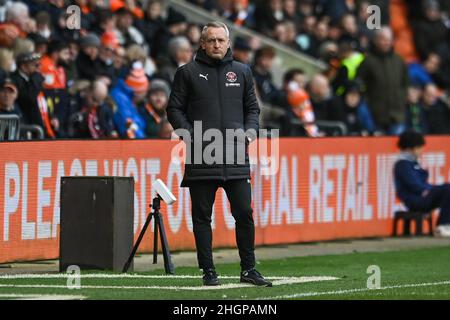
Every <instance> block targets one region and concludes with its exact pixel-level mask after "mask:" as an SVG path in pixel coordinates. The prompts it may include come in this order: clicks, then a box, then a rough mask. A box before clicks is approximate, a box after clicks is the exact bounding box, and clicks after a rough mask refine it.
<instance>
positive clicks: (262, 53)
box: [255, 46, 276, 62]
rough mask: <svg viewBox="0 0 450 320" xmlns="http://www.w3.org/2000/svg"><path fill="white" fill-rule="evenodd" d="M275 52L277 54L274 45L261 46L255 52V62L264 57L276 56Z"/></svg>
mask: <svg viewBox="0 0 450 320" xmlns="http://www.w3.org/2000/svg"><path fill="white" fill-rule="evenodd" d="M275 54H276V53H275V49H274V48H272V47H269V46H267V47H262V48H259V49H258V50H256V52H255V62H257V61H258V60H259V59H261V58H262V57H269V58H274V57H275Z"/></svg>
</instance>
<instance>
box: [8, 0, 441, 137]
mask: <svg viewBox="0 0 450 320" xmlns="http://www.w3.org/2000/svg"><path fill="white" fill-rule="evenodd" d="M71 5H76V6H78V7H79V8H80V21H77V16H76V15H75V16H74V15H73V14H72V13H71V12H69V11H67V8H68V7H69V6H71ZM370 5H377V6H379V8H380V9H381V11H380V13H381V16H380V17H379V18H380V19H379V20H380V22H381V25H387V26H390V28H391V29H392V31H393V35H394V39H393V42H392V43H391V39H389V35H388V37H387V38H386V39H382V38H383V37H381V38H380V37H378V36H377V35H379V33H380V31H377V30H372V29H371V28H370V27H368V23H367V21H368V20H369V19H371V13H370V11H368V8H369V6H370ZM192 7H194V8H196V9H195V12H196V14H191V13H192V12H194V11H192V10H193V9H189V10H191V11H186V10H180V8H192ZM187 12H189V15H188V14H187ZM449 12H450V11H449V5H448V2H447V1H438V0H423V1H419V0H418V1H405V0H391V1H388V0H377V1H365V0H337V1H325V0H270V1H262V0H255V1H251V0H250V1H248V0H217V1H216V0H189V1H181V0H172V1H160V0H142V1H140V0H127V1H122V0H115V1H101V0H100V1H99V0H97V1H83V0H75V1H67V0H50V1H38V0H22V1H10V0H6V1H2V2H1V3H0V61H1V63H0V80H1V81H2V82H3V81H4V79H7V78H8V79H9V77H11V79H12V80H13V81H14V83H15V86H16V87H17V89H18V95H17V97H16V98H15V101H14V110H18V111H19V112H20V113H21V117H20V119H21V124H22V125H25V126H34V127H33V128H34V129H33V130H34V131H33V132H34V133H35V134H30V133H28V134H21V135H20V137H23V138H24V139H36V138H39V137H41V134H40V133H39V132H40V131H39V129H36V128H35V127H36V126H37V127H38V128H40V129H41V130H42V132H44V135H45V139H59V138H64V139H70V138H76V139H117V138H120V139H138V138H167V137H170V132H171V128H170V125H169V124H168V122H167V121H166V119H165V117H166V115H165V110H164V109H165V107H164V106H157V107H154V106H152V101H151V93H150V92H151V91H152V86H156V87H160V88H161V87H164V89H159V91H161V92H164V94H165V95H167V93H169V94H170V84H171V82H172V80H173V75H174V73H175V71H176V69H177V68H178V67H179V66H180V65H183V64H185V63H187V62H189V61H190V60H191V59H192V58H193V56H195V52H196V50H197V49H198V47H199V43H200V36H201V28H202V25H203V24H204V23H205V22H206V21H207V20H205V19H206V17H209V19H216V18H217V19H221V20H222V21H226V22H227V24H228V25H229V26H230V30H231V32H232V36H233V40H234V41H233V44H234V46H235V48H234V49H235V51H236V54H235V59H238V60H239V59H242V57H246V58H244V59H245V61H244V63H248V64H250V65H251V66H252V70H253V72H254V77H255V83H256V87H257V90H258V94H259V99H260V102H261V109H262V111H263V112H262V113H261V116H262V119H261V120H262V122H263V126H264V127H267V128H277V129H281V134H282V135H284V136H309V137H321V136H326V135H328V136H329V135H332V136H335V135H337V136H342V135H360V136H361V135H362V136H367V135H385V134H398V133H399V132H400V131H401V130H403V129H404V128H414V129H416V130H418V131H421V132H423V133H426V134H449V133H450V107H449V101H450V99H449V86H450V78H449V74H450V71H449V69H450V58H449V57H450V54H449V51H450V37H449V34H450V32H449V28H450V15H449ZM199 17H200V18H199ZM76 22H79V24H80V26H79V27H80V28H76V27H77V26H76V25H77V23H76ZM74 23H75V28H74ZM236 36H238V37H236ZM377 39H378V40H379V41H385V42H386V41H387V43H385V44H384V45H385V46H387V47H386V50H385V51H384V52H381V51H380V50H378V49H377V48H380V47H379V46H378V45H377V41H378V40H377ZM380 45H383V44H380ZM377 46H378V47H377ZM393 49H394V50H395V52H396V54H395V56H397V54H398V55H399V56H400V57H402V59H401V62H398V65H399V66H400V65H401V64H403V65H404V68H405V69H406V70H407V73H408V77H407V78H408V79H407V84H406V82H405V85H406V89H405V86H403V85H402V86H400V85H398V84H397V83H395V81H398V80H397V79H395V77H388V79H389V81H393V82H390V83H389V81H387V82H386V83H387V86H388V87H383V85H384V84H383V83H384V82H383V81H384V80H382V79H379V80H380V81H379V82H377V81H369V80H368V79H373V78H374V77H377V76H380V75H381V76H383V74H384V73H383V72H381V73H378V74H377V73H373V72H372V71H373V70H372V71H370V68H369V72H367V68H365V67H362V66H364V65H365V64H369V63H372V66H373V65H376V66H384V67H386V68H388V69H389V68H390V67H389V66H390V63H391V61H393V60H392V59H390V58H389V57H391V55H393V54H394V53H393ZM286 57H288V58H286ZM371 60H372V61H371ZM375 68H376V67H375ZM401 68H403V67H401ZM388 69H386V70H388ZM361 70H365V73H364V75H363V76H362V75H361V73H360V71H361ZM405 79H406V78H405ZM405 79H404V80H405ZM402 81H403V80H402ZM405 81H406V80H405ZM146 82H148V85H146V84H145V83H146ZM161 83H162V84H161ZM390 87H393V88H394V89H393V90H392V93H389V95H386V96H387V98H386V99H394V100H395V101H396V102H397V104H398V105H399V106H396V107H395V108H396V110H395V113H396V116H392V112H391V111H392V110H391V108H392V107H391V106H392V105H393V104H392V101H391V102H390V103H387V102H383V101H381V104H383V105H384V107H385V108H384V109H383V110H380V101H377V102H374V98H373V96H374V95H377V96H384V93H385V91H386V90H388V88H390ZM166 88H167V89H166ZM136 89H137V91H136ZM142 90H143V92H142ZM3 91H7V90H6V89H5V90H3V89H2V92H3ZM138 91H140V92H141V93H142V96H140V94H137V92H138ZM388 91H389V90H388ZM25 92H26V94H25ZM152 92H153V93H154V92H155V90H153V91H152ZM6 94H7V93H5V95H6ZM1 97H2V98H1V99H4V95H3V93H2V96H1ZM127 99H128V100H127ZM163 100H164V101H163V104H164V103H166V102H165V100H167V99H163ZM124 101H132V109H128V110H125V109H124V108H123V107H122V106H123V103H124ZM403 101H404V102H403ZM126 104H127V103H126ZM8 108H9V107H8ZM2 112H3V111H2ZM380 117H381V118H382V121H380ZM392 125H395V126H396V128H400V129H399V130H394V131H392V130H390V129H389V128H391V127H392ZM161 127H164V128H161ZM28 128H29V127H28ZM149 128H150V129H149ZM162 129H163V130H162ZM36 130H37V131H36ZM36 132H37V133H36Z"/></svg>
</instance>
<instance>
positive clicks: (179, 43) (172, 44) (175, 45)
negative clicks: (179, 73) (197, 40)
mask: <svg viewBox="0 0 450 320" xmlns="http://www.w3.org/2000/svg"><path fill="white" fill-rule="evenodd" d="M190 46H191V43H190V42H189V40H188V38H186V37H185V36H176V37H174V38H172V39H170V41H169V45H168V47H169V54H170V56H171V57H172V58H175V57H176V53H177V51H178V50H180V49H182V48H186V47H190Z"/></svg>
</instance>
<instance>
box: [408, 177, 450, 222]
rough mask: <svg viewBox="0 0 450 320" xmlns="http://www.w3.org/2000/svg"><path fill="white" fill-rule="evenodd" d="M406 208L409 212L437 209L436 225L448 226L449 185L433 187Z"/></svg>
mask: <svg viewBox="0 0 450 320" xmlns="http://www.w3.org/2000/svg"><path fill="white" fill-rule="evenodd" d="M407 206H408V208H409V209H411V210H419V211H431V210H434V209H438V208H439V209H440V213H439V218H438V221H437V224H438V225H443V224H450V184H449V183H445V184H442V185H438V186H433V187H432V188H431V189H430V192H429V193H428V194H427V195H426V196H425V197H417V198H416V199H413V200H412V201H411V203H410V204H408V205H407Z"/></svg>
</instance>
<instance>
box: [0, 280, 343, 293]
mask: <svg viewBox="0 0 450 320" xmlns="http://www.w3.org/2000/svg"><path fill="white" fill-rule="evenodd" d="M219 278H220V277H219ZM337 279H338V278H336V277H297V278H296V277H289V278H281V279H279V280H274V281H273V285H274V286H279V285H288V284H295V283H306V282H317V281H330V280H337ZM246 287H249V288H250V287H251V288H253V287H254V286H253V285H251V284H245V283H229V284H224V285H220V286H101V285H81V289H120V290H149V289H151V290H155V289H160V290H189V291H201V290H224V289H236V288H246ZM0 288H43V289H45V288H48V289H51V288H52V289H67V285H47V284H0Z"/></svg>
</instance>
